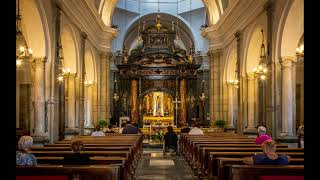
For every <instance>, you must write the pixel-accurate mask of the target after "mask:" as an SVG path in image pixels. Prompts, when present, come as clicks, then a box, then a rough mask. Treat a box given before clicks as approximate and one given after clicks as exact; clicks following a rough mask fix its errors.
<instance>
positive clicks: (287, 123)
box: [280, 57, 295, 137]
mask: <svg viewBox="0 0 320 180" xmlns="http://www.w3.org/2000/svg"><path fill="white" fill-rule="evenodd" d="M294 62H295V58H294V57H283V58H282V60H281V65H282V82H281V84H282V93H281V94H282V107H281V108H282V115H281V117H282V132H281V134H280V135H281V136H282V137H284V136H293V135H294V134H293V132H294V130H293V123H294V122H293V121H294V119H293V108H292V107H293V96H294V94H293V81H292V65H293V63H294Z"/></svg>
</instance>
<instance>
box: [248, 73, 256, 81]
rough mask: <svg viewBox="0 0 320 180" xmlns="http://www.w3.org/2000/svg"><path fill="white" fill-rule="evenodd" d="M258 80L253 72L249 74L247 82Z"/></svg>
mask: <svg viewBox="0 0 320 180" xmlns="http://www.w3.org/2000/svg"><path fill="white" fill-rule="evenodd" d="M255 78H256V76H255V74H254V73H253V72H249V73H247V80H248V81H250V80H254V79H255Z"/></svg>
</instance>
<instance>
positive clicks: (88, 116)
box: [84, 85, 94, 128]
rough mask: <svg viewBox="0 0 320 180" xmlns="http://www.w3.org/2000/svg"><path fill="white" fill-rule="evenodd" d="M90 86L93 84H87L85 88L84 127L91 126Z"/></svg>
mask: <svg viewBox="0 0 320 180" xmlns="http://www.w3.org/2000/svg"><path fill="white" fill-rule="evenodd" d="M92 88H93V85H88V86H86V88H85V102H84V103H85V104H84V107H85V124H84V127H85V128H93V127H94V126H93V120H92Z"/></svg>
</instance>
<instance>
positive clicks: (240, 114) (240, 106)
mask: <svg viewBox="0 0 320 180" xmlns="http://www.w3.org/2000/svg"><path fill="white" fill-rule="evenodd" d="M234 36H235V38H236V40H237V63H236V66H237V67H236V69H237V76H238V78H239V88H238V89H237V91H236V98H237V99H236V102H237V118H236V129H237V133H241V132H243V122H244V121H243V119H246V118H244V117H245V114H246V113H245V111H244V109H245V104H246V103H245V102H244V101H245V99H246V98H245V97H246V96H245V92H244V89H245V88H244V87H245V85H246V84H245V78H242V74H243V73H242V71H241V68H240V65H241V64H242V58H241V57H242V54H241V50H242V49H241V48H242V39H243V38H242V37H243V34H242V32H241V31H239V30H238V31H237V32H236V33H235V34H234Z"/></svg>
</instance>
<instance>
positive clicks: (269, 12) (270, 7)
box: [263, 0, 274, 16]
mask: <svg viewBox="0 0 320 180" xmlns="http://www.w3.org/2000/svg"><path fill="white" fill-rule="evenodd" d="M263 9H264V10H265V11H266V13H267V15H268V16H270V15H272V14H273V12H274V0H268V1H267V2H266V3H265V4H264V6H263Z"/></svg>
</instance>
